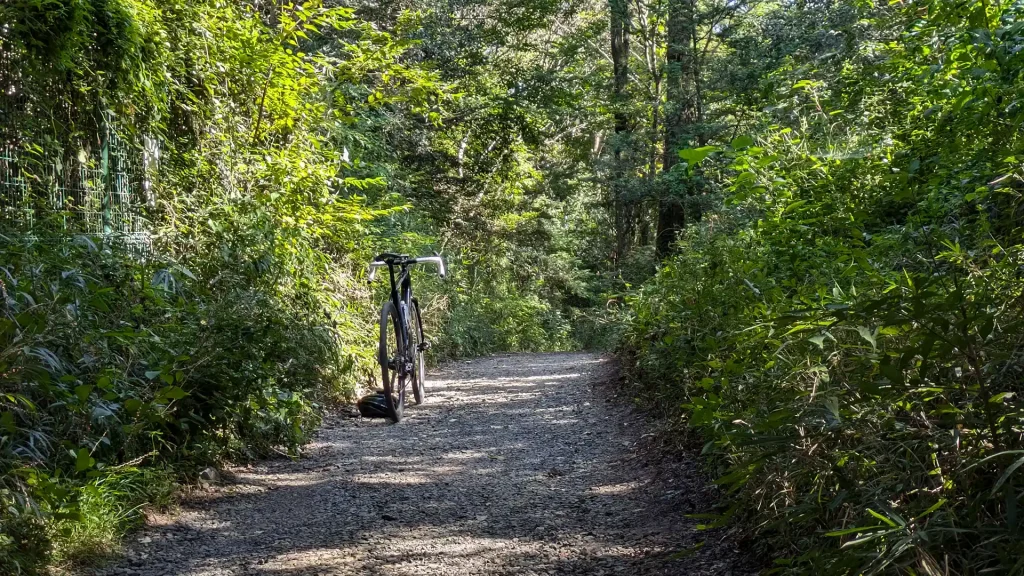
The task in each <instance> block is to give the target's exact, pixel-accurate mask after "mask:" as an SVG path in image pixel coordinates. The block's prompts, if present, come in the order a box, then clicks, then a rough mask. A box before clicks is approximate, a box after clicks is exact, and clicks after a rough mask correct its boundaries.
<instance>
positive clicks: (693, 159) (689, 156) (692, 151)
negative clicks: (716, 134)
mask: <svg viewBox="0 0 1024 576" xmlns="http://www.w3.org/2000/svg"><path fill="white" fill-rule="evenodd" d="M718 150H719V148H718V146H701V147H700V148H684V149H682V150H680V151H679V157H680V158H682V159H683V160H686V163H687V164H689V165H690V166H698V165H700V163H701V162H703V161H704V159H705V158H707V157H708V156H710V155H711V154H713V153H715V152H718Z"/></svg>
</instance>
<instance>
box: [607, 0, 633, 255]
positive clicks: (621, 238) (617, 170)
mask: <svg viewBox="0 0 1024 576" xmlns="http://www.w3.org/2000/svg"><path fill="white" fill-rule="evenodd" d="M609 13H610V17H611V23H610V24H611V49H612V54H611V56H612V70H613V76H614V80H613V88H612V102H613V105H614V109H615V138H614V142H613V152H614V155H615V160H614V168H613V171H612V186H611V194H612V205H613V210H614V211H615V259H616V260H619V259H621V258H622V257H623V256H624V255H625V253H626V251H627V250H628V249H629V246H630V244H631V243H632V238H633V233H634V228H635V226H634V224H635V218H634V215H633V211H634V210H633V204H634V203H633V202H631V201H630V200H629V199H628V198H627V194H628V191H627V184H626V160H625V159H624V158H623V149H624V148H625V145H626V142H627V140H628V133H629V116H628V111H627V94H626V86H627V83H628V82H629V31H630V25H631V24H630V16H629V4H628V3H627V0H609Z"/></svg>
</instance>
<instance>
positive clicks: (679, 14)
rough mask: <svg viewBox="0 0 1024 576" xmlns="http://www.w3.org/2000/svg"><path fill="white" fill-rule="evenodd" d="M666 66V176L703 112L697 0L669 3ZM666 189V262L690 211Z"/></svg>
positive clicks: (662, 236)
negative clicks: (700, 89) (698, 51)
mask: <svg viewBox="0 0 1024 576" xmlns="http://www.w3.org/2000/svg"><path fill="white" fill-rule="evenodd" d="M666 32H667V40H668V46H667V49H666V66H665V79H666V85H665V97H666V102H665V150H664V157H663V159H662V167H661V169H662V174H666V173H668V172H669V171H670V170H671V169H672V167H673V166H675V165H676V163H677V162H678V161H679V150H680V149H681V148H684V147H686V146H688V145H690V144H691V143H692V142H693V141H694V139H695V137H697V136H698V135H697V134H696V131H697V128H698V126H697V124H699V123H700V121H701V117H702V115H703V111H702V109H701V99H700V93H699V88H700V72H701V71H700V61H699V59H698V58H699V57H698V54H697V50H696V48H695V46H696V42H697V0H669V2H668V23H667V31H666ZM664 180H665V181H666V183H667V184H666V189H665V190H664V191H663V192H662V195H661V199H660V200H659V202H658V232H657V237H656V238H655V249H656V251H657V253H658V256H659V257H662V258H664V257H665V256H667V255H668V254H669V253H670V252H671V251H672V245H673V244H674V243H675V241H676V238H677V236H678V234H679V232H680V231H681V230H682V229H683V228H685V227H686V211H685V209H684V207H683V203H682V194H680V191H679V190H671V189H669V186H668V183H670V182H671V180H670V179H668V178H666V179H664Z"/></svg>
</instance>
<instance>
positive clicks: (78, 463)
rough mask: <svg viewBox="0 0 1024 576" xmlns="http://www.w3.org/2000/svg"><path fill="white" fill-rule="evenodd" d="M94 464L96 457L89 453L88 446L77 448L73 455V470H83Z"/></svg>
mask: <svg viewBox="0 0 1024 576" xmlns="http://www.w3.org/2000/svg"><path fill="white" fill-rule="evenodd" d="M95 465H96V459H95V458H93V457H92V456H90V455H89V449H88V448H79V449H78V453H77V454H76V455H75V470H76V471H78V472H84V471H85V470H88V469H89V468H92V467H93V466H95Z"/></svg>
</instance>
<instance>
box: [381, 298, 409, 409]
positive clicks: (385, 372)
mask: <svg viewBox="0 0 1024 576" xmlns="http://www.w3.org/2000/svg"><path fill="white" fill-rule="evenodd" d="M377 361H378V362H380V372H381V378H382V382H383V384H384V402H385V404H387V408H388V417H389V418H391V420H392V421H393V422H398V421H400V420H401V419H402V411H403V410H404V409H405V380H406V378H405V370H404V367H405V343H404V342H403V341H402V324H401V320H400V319H399V317H398V310H395V305H394V303H393V302H390V301H388V302H385V303H384V307H383V308H382V309H381V311H380V348H379V349H378V351H377Z"/></svg>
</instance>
